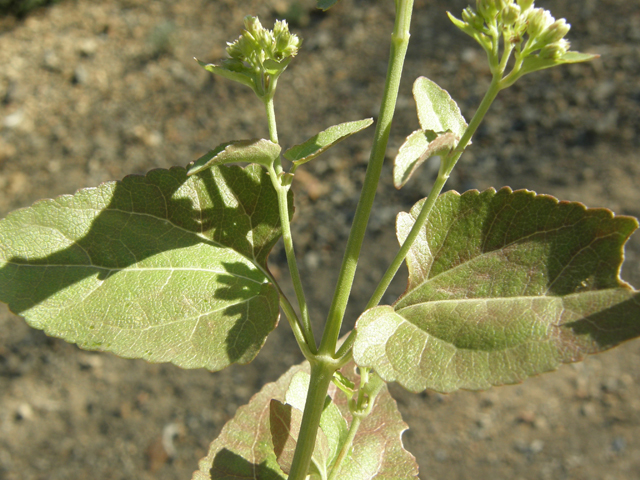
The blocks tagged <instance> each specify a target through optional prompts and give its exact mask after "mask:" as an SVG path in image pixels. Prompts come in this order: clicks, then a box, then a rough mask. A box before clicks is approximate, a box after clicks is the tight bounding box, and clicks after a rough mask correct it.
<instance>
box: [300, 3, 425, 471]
mask: <svg viewBox="0 0 640 480" xmlns="http://www.w3.org/2000/svg"><path fill="white" fill-rule="evenodd" d="M412 10H413V0H396V19H395V25H394V30H393V34H392V36H391V53H390V59H389V67H388V69H387V79H386V82H385V88H384V94H383V99H382V106H381V109H380V116H379V118H378V124H377V126H376V133H375V137H374V141H373V146H372V149H371V155H370V157H369V165H368V167H367V173H366V176H365V181H364V185H363V188H362V193H361V195H360V200H359V202H358V207H357V209H356V213H355V217H354V220H353V225H352V227H351V233H350V234H349V240H348V241H347V248H346V251H345V254H344V258H343V260H342V267H341V269H340V274H339V276H338V282H337V284H336V289H335V292H334V297H333V301H332V304H331V308H330V310H329V315H328V318H327V323H326V325H325V329H324V334H323V336H322V340H321V343H320V348H319V350H318V354H317V355H316V356H315V359H314V361H312V362H311V379H310V381H309V382H310V383H309V392H308V394H307V400H306V403H305V407H304V414H303V416H302V423H301V425H300V433H299V434H298V444H297V445H296V451H295V453H294V456H293V462H292V464H291V470H290V472H289V480H304V479H305V478H306V477H307V474H308V472H309V464H310V462H311V455H312V454H313V449H314V448H315V444H316V436H317V433H318V427H319V425H320V416H321V415H322V410H323V406H324V401H325V398H326V395H327V390H328V388H329V384H330V383H331V379H332V378H333V374H334V372H335V371H336V370H337V369H338V367H339V366H340V363H339V362H338V361H337V360H336V359H335V353H336V345H337V342H338V336H339V335H340V327H341V326H342V319H343V318H344V312H345V310H346V307H347V301H348V300H349V293H350V291H351V286H352V284H353V278H354V276H355V270H356V266H357V263H358V256H359V255H360V249H361V247H362V241H363V240H364V234H365V230H366V228H367V223H368V221H369V215H370V213H371V208H372V206H373V200H374V198H375V194H376V189H377V187H378V180H379V179H380V173H381V171H382V164H383V162H384V157H385V151H386V148H387V141H388V140H389V131H390V128H391V120H392V119H393V113H394V111H395V106H396V100H397V98H398V89H399V87H400V78H401V76H402V67H403V65H404V58H405V55H406V53H407V47H408V45H409V25H410V23H411V13H412Z"/></svg>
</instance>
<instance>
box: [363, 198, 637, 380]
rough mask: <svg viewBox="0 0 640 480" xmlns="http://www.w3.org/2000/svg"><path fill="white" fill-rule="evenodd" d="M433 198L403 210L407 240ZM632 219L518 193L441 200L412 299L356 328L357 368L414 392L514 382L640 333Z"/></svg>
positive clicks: (420, 250) (412, 274) (420, 244)
mask: <svg viewBox="0 0 640 480" xmlns="http://www.w3.org/2000/svg"><path fill="white" fill-rule="evenodd" d="M423 202H424V200H421V201H420V202H418V203H417V204H416V205H415V206H414V207H413V208H412V209H411V213H410V214H406V213H404V214H400V215H399V216H398V222H397V232H398V238H399V240H400V242H402V241H403V240H404V239H405V238H406V236H407V235H408V233H409V231H410V229H411V226H412V225H413V223H414V222H415V219H416V218H417V216H418V214H419V212H420V209H421V206H422V204H423ZM637 226H638V224H637V221H636V220H635V219H634V218H631V217H625V216H614V215H613V214H612V213H611V212H610V211H609V210H606V209H587V208H586V207H584V206H583V205H582V204H579V203H569V202H558V201H557V200H556V199H554V198H552V197H549V196H545V195H536V194H535V193H533V192H529V191H525V190H520V191H516V192H512V191H511V190H510V189H509V188H503V189H502V190H500V191H499V192H497V193H496V191H495V190H493V189H490V190H486V191H484V192H482V193H479V192H477V191H470V192H466V193H465V194H463V195H459V194H458V193H456V192H448V193H446V194H444V195H441V196H440V197H439V199H438V200H437V202H436V204H435V206H434V209H433V211H432V212H431V216H430V219H429V222H428V223H427V225H426V226H425V228H423V229H422V231H421V232H420V235H419V237H418V239H417V240H416V242H415V243H414V245H413V246H412V248H411V250H410V252H409V254H408V256H407V265H408V268H409V282H408V286H407V291H406V292H405V293H404V294H403V295H402V296H401V297H400V299H398V301H397V302H396V303H395V305H394V306H393V307H390V306H380V307H376V308H373V309H370V310H368V311H366V312H365V313H364V314H363V315H362V316H361V317H360V318H359V319H358V322H357V327H356V328H357V332H358V334H357V338H356V341H355V344H354V347H353V355H354V360H355V361H356V363H357V364H358V365H360V366H363V367H373V368H374V369H375V370H376V372H377V373H378V374H379V375H380V376H381V377H382V378H383V379H385V380H387V381H398V382H399V383H400V384H401V385H403V386H404V387H405V388H407V389H409V390H411V391H416V392H417V391H421V390H424V389H426V388H429V389H432V390H437V391H439V392H452V391H454V390H457V389H459V388H464V389H469V390H477V389H485V388H488V387H490V386H492V385H502V384H511V383H517V382H520V381H522V380H524V379H525V378H527V377H529V376H531V375H536V374H539V373H543V372H547V371H550V370H554V369H556V368H557V367H558V366H559V365H560V364H561V363H567V362H576V361H580V360H582V359H583V358H584V356H585V355H587V354H592V353H597V352H601V351H603V350H606V349H609V348H612V347H614V346H616V345H618V344H619V343H621V342H624V341H626V340H629V339H631V338H635V337H637V336H639V335H640V294H639V293H638V292H637V291H635V290H633V289H632V288H631V287H630V286H629V285H627V284H626V283H624V282H623V281H621V280H620V278H619V272H620V266H621V264H622V259H623V246H624V243H625V242H626V240H627V239H628V237H629V235H630V234H631V233H632V232H633V231H634V230H635V229H636V228H637Z"/></svg>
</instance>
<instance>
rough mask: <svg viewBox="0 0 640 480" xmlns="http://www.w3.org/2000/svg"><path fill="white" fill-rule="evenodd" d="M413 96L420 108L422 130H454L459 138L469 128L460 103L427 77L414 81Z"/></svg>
mask: <svg viewBox="0 0 640 480" xmlns="http://www.w3.org/2000/svg"><path fill="white" fill-rule="evenodd" d="M413 98H414V99H415V101H416V107H417V109H418V120H419V121H420V127H421V128H422V130H431V131H433V132H435V133H443V132H447V131H449V132H452V133H454V134H455V135H456V136H457V137H458V138H459V137H461V136H462V134H463V133H464V131H465V130H466V129H467V122H465V120H464V117H463V116H462V113H460V108H459V107H458V104H457V103H456V102H455V101H454V100H453V99H452V98H451V96H450V95H449V93H448V92H447V91H446V90H444V89H442V88H440V87H439V86H438V85H437V84H436V83H435V82H432V81H431V80H429V79H428V78H426V77H418V78H417V79H416V81H415V82H414V83H413Z"/></svg>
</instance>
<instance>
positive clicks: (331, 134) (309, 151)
mask: <svg viewBox="0 0 640 480" xmlns="http://www.w3.org/2000/svg"><path fill="white" fill-rule="evenodd" d="M372 123H373V119H372V118H366V119H364V120H357V121H355V122H346V123H341V124H339V125H334V126H333V127H329V128H327V129H326V130H324V131H322V132H320V133H318V134H317V135H314V136H313V137H311V138H310V139H309V140H307V141H306V142H304V143H301V144H300V145H295V146H293V147H291V148H290V149H289V150H287V151H286V152H285V153H284V158H286V159H287V160H291V161H292V162H293V163H295V164H296V165H302V164H305V163H307V162H308V161H310V160H313V159H314V158H316V157H317V156H318V155H320V154H321V153H323V152H324V151H326V150H328V149H329V148H331V147H333V146H334V145H335V144H336V143H338V142H341V141H342V140H344V139H345V138H347V137H350V136H351V135H353V134H354V133H358V132H359V131H361V130H364V129H365V128H367V127H368V126H369V125H371V124H372Z"/></svg>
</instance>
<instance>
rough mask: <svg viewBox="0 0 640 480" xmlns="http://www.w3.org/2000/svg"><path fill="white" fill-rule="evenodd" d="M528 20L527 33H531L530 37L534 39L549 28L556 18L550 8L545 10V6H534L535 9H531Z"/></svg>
mask: <svg viewBox="0 0 640 480" xmlns="http://www.w3.org/2000/svg"><path fill="white" fill-rule="evenodd" d="M527 20H528V21H529V26H528V27H527V33H528V34H529V37H531V38H532V39H533V38H536V37H538V35H540V34H541V33H542V32H544V31H545V30H546V29H547V28H549V27H550V26H551V24H552V23H553V22H554V21H555V18H553V17H552V16H551V13H550V12H549V10H544V9H543V8H534V9H533V10H530V11H529V15H528V16H527Z"/></svg>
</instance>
